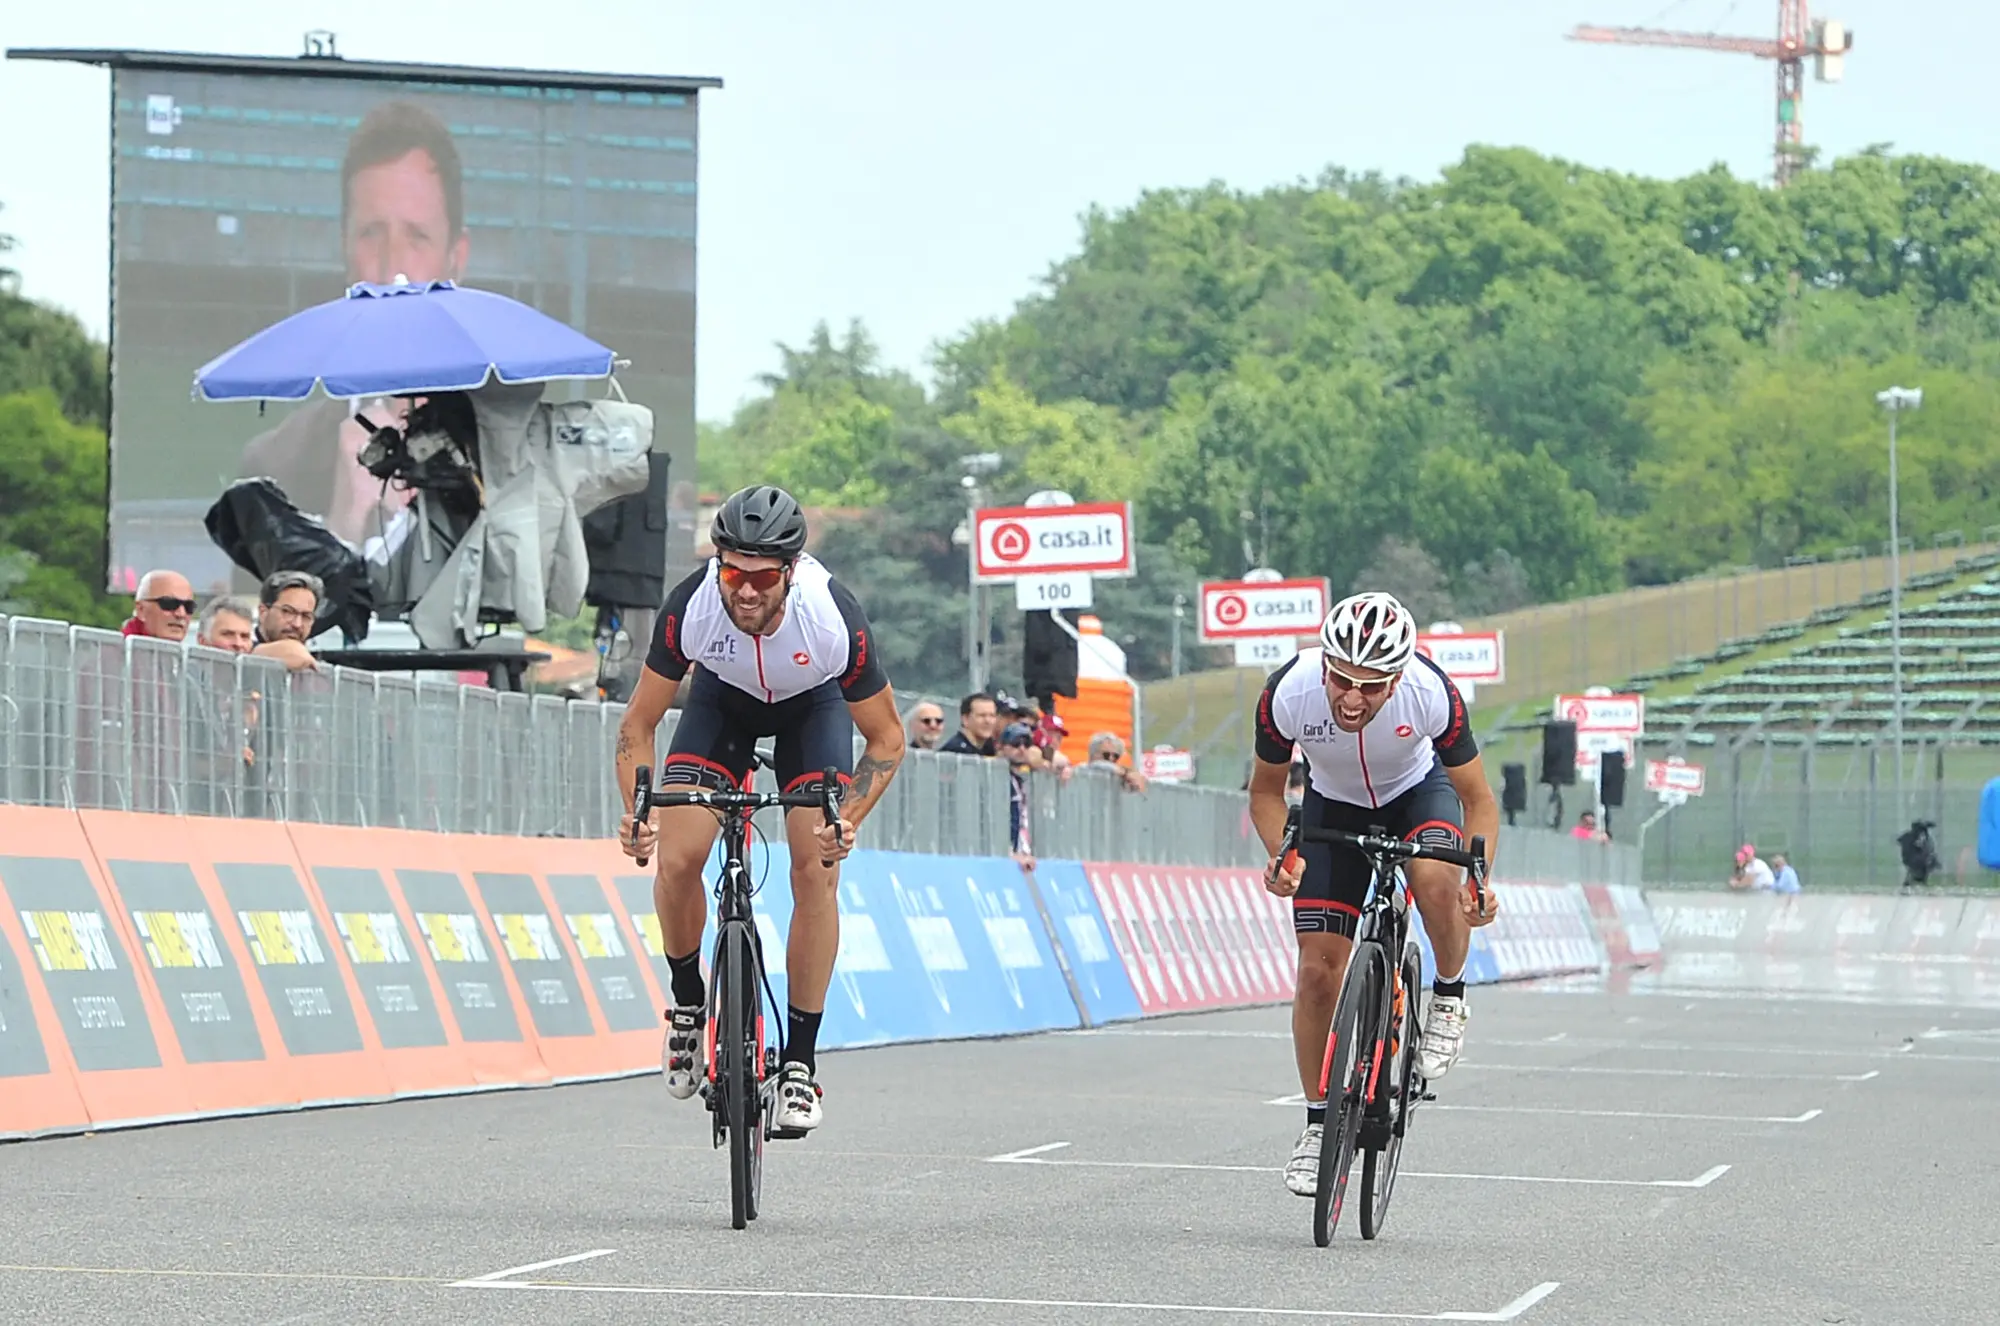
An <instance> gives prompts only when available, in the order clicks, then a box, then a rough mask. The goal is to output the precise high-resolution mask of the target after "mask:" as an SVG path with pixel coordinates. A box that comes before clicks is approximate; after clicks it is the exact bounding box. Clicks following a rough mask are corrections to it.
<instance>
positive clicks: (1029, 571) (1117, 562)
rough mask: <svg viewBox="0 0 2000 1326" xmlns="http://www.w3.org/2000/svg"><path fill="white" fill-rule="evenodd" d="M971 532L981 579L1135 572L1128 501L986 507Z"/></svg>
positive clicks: (975, 560) (1130, 510) (1118, 574)
mask: <svg viewBox="0 0 2000 1326" xmlns="http://www.w3.org/2000/svg"><path fill="white" fill-rule="evenodd" d="M973 530H974V539H973V571H974V574H975V575H976V576H977V578H978V579H980V580H981V581H988V582H991V581H1004V580H1018V579H1019V578H1021V577H1022V576H1052V575H1090V576H1129V575H1131V574H1133V572H1134V571H1135V570H1137V566H1136V564H1135V563H1134V561H1133V557H1132V504H1131V503H1130V502H1079V503H1077V504H1076V505H1074V506H1009V507H989V508H987V509H986V510H983V511H977V512H975V513H973Z"/></svg>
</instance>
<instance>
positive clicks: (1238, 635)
mask: <svg viewBox="0 0 2000 1326" xmlns="http://www.w3.org/2000/svg"><path fill="white" fill-rule="evenodd" d="M1328 606H1329V605H1328V601H1327V584H1326V581H1324V580H1206V581H1203V582H1202V586H1201V640H1202V643H1203V644H1214V643H1217V642H1219V641H1225V640H1251V639H1256V638H1258V637H1260V636H1272V635H1282V636H1306V635H1318V634H1319V628H1320V624H1321V623H1322V622H1324V621H1325V620H1326V614H1327V609H1328Z"/></svg>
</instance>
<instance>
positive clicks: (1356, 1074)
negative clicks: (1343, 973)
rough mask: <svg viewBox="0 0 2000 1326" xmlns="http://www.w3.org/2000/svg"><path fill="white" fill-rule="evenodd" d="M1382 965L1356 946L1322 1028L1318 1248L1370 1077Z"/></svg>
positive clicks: (1339, 1192) (1328, 1226)
mask: <svg viewBox="0 0 2000 1326" xmlns="http://www.w3.org/2000/svg"><path fill="white" fill-rule="evenodd" d="M1386 965H1387V964H1386V961H1385V960H1384V955H1383V953H1382V947H1381V945H1380V944H1377V943H1374V942H1373V941H1370V942H1367V943H1362V944H1357V945H1355V947H1354V951H1353V956H1352V957H1350V958H1349V959H1348V964H1347V977H1346V979H1345V980H1343V981H1342V982H1341V984H1340V1002H1339V1003H1338V1004H1337V1005H1335V1007H1334V1010H1333V1026H1332V1027H1331V1028H1330V1029H1329V1031H1328V1032H1327V1042H1326V1065H1325V1067H1324V1068H1323V1069H1322V1071H1321V1074H1320V1082H1321V1085H1322V1087H1323V1088H1324V1089H1325V1091H1326V1129H1325V1131H1324V1132H1323V1133H1322V1134H1321V1136H1320V1144H1319V1182H1318V1184H1317V1186H1316V1187H1315V1188H1314V1190H1313V1242H1314V1243H1315V1244H1317V1245H1318V1246H1319V1247H1322V1248H1324V1247H1325V1246H1326V1245H1327V1244H1329V1243H1331V1242H1332V1241H1333V1231H1334V1229H1335V1227H1336V1226H1338V1225H1339V1224H1340V1208H1341V1207H1342V1205H1344V1204H1345V1202H1346V1198H1347V1175H1348V1171H1350V1170H1351V1169H1353V1168H1354V1147H1355V1143H1356V1142H1357V1141H1358V1140H1359V1139H1360V1136H1361V1115H1362V1111H1363V1110H1364V1109H1365V1108H1366V1106H1367V1101H1366V1098H1367V1090H1368V1085H1369V1080H1370V1078H1371V1077H1372V1076H1373V1075H1374V1072H1375V1067H1376V1063H1377V1060H1378V1058H1379V1053H1378V1045H1379V1043H1380V1042H1381V1040H1382V1031H1383V1022H1384V1018H1383V999H1382V996H1383V993H1384V986H1385V984H1386V973H1385V971H1384V968H1385V967H1386Z"/></svg>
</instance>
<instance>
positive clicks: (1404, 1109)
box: [1361, 940, 1424, 1239]
mask: <svg viewBox="0 0 2000 1326" xmlns="http://www.w3.org/2000/svg"><path fill="white" fill-rule="evenodd" d="M1423 976H1424V961H1423V956H1422V954H1421V953H1420V952H1419V950H1418V948H1417V945H1416V941H1415V940H1412V941H1410V942H1409V943H1408V944H1406V945H1405V946H1404V947H1403V969H1402V976H1401V985H1400V987H1399V988H1398V989H1397V990H1396V991H1395V997H1394V998H1393V999H1391V1000H1390V1001H1389V1002H1390V1008H1389V1037H1388V1039H1389V1046H1388V1049H1387V1052H1386V1055H1385V1066H1384V1070H1383V1071H1384V1072H1385V1074H1386V1075H1387V1077H1388V1083H1387V1086H1386V1087H1385V1088H1384V1089H1385V1090H1387V1091H1388V1093H1389V1099H1388V1102H1387V1105H1388V1111H1389V1113H1390V1116H1391V1121H1390V1127H1389V1129H1388V1134H1389V1135H1388V1138H1387V1140H1386V1141H1385V1142H1384V1143H1383V1144H1382V1145H1381V1146H1380V1147H1379V1148H1377V1147H1371V1148H1369V1150H1368V1151H1367V1152H1366V1153H1364V1154H1363V1155H1362V1157H1361V1237H1362V1238H1365V1239H1372V1238H1375V1237H1376V1236H1377V1235H1379V1234H1380V1233H1381V1232H1382V1222H1383V1221H1385V1220H1387V1219H1388V1218H1389V1194H1390V1193H1391V1192H1392V1191H1394V1189H1395V1187H1396V1166H1397V1163H1398V1162H1399V1161H1401V1160H1402V1157H1403V1138H1404V1136H1405V1135H1406V1134H1407V1133H1408V1131H1409V1126H1410V1111H1411V1110H1413V1109H1415V1108H1416V1104H1417V1097H1418V1095H1419V1094H1421V1093H1422V1091H1423V1089H1424V1086H1423V1079H1422V1078H1420V1077H1419V1076H1418V1075H1417V1037H1418V1036H1419V1035H1420V1034H1421V1031H1420V1028H1419V1026H1418V1023H1417V1000H1418V998H1419V997H1421V995H1422V993H1423V987H1422V985H1421V984H1420V982H1422V980H1423Z"/></svg>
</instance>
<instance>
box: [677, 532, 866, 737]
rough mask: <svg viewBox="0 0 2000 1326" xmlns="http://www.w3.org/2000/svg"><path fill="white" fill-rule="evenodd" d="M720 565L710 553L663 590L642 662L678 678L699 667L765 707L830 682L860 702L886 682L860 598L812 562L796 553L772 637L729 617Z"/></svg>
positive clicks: (848, 698) (811, 559) (851, 699)
mask: <svg viewBox="0 0 2000 1326" xmlns="http://www.w3.org/2000/svg"><path fill="white" fill-rule="evenodd" d="M720 565H721V563H720V561H719V559H716V558H710V559H709V562H708V565H707V566H705V567H703V568H702V569H701V570H699V571H696V572H695V573H694V574H692V575H690V576H689V577H688V578H687V579H685V580H683V581H681V582H680V584H678V585H676V586H674V588H673V591H672V592H671V593H669V594H668V595H667V601H666V603H665V604H664V605H662V607H661V608H660V624H659V628H658V631H657V632H656V633H655V635H654V637H653V647H652V649H651V650H650V651H649V652H648V653H647V655H646V666H647V667H649V668H651V669H652V670H653V671H655V672H657V673H659V674H660V675H661V676H663V677H667V678H670V679H671V680H674V681H679V680H681V679H682V678H683V677H685V676H686V675H687V670H688V667H689V666H690V665H694V666H698V667H700V668H701V669H702V670H703V671H705V672H710V673H713V674H714V675H715V677H716V679H717V680H719V681H726V682H728V683H729V684H730V685H731V686H734V687H735V688H736V689H737V690H740V691H743V692H744V693H746V694H748V695H749V696H751V697H752V698H753V699H757V700H761V701H763V702H764V703H765V704H776V703H778V702H779V701H780V700H787V699H790V698H791V697H792V696H794V695H801V694H804V693H805V692H806V691H809V690H812V689H813V688H814V687H816V686H823V685H825V684H826V683H827V682H829V681H837V682H839V683H840V689H841V692H842V694H843V696H844V698H846V699H847V700H848V701H849V702H850V703H858V702H859V701H862V700H865V699H867V698H868V697H869V696H871V695H874V694H875V693H876V692H877V691H880V690H881V689H882V687H883V686H885V685H886V684H887V683H888V676H887V674H886V673H884V672H883V670H882V663H881V660H880V659H879V658H878V657H877V655H876V651H875V639H874V634H873V632H871V631H870V630H869V627H868V618H867V616H866V615H865V614H864V613H863V612H862V611H861V605H860V603H859V602H857V601H856V600H855V597H854V595H853V594H852V593H850V592H849V591H848V589H847V587H846V586H845V585H843V584H841V583H840V582H839V581H838V580H835V579H834V578H833V576H832V574H831V573H830V572H828V571H827V569H826V567H825V566H824V565H822V564H821V563H820V562H819V561H818V560H816V559H815V558H813V557H811V556H809V555H806V554H800V556H799V558H798V560H797V561H796V562H795V563H793V567H792V584H791V588H790V589H789V590H788V591H787V592H786V594H785V615H784V617H783V618H782V619H781V620H780V621H779V623H778V629H777V630H775V631H773V632H772V633H771V634H770V635H748V634H746V633H744V632H743V631H742V630H741V629H739V628H738V627H737V625H736V623H735V622H732V621H731V620H729V611H728V609H727V608H726V607H725V606H724V604H723V602H722V588H721V586H720V584H719V583H718V582H717V568H718V567H719V566H720Z"/></svg>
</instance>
